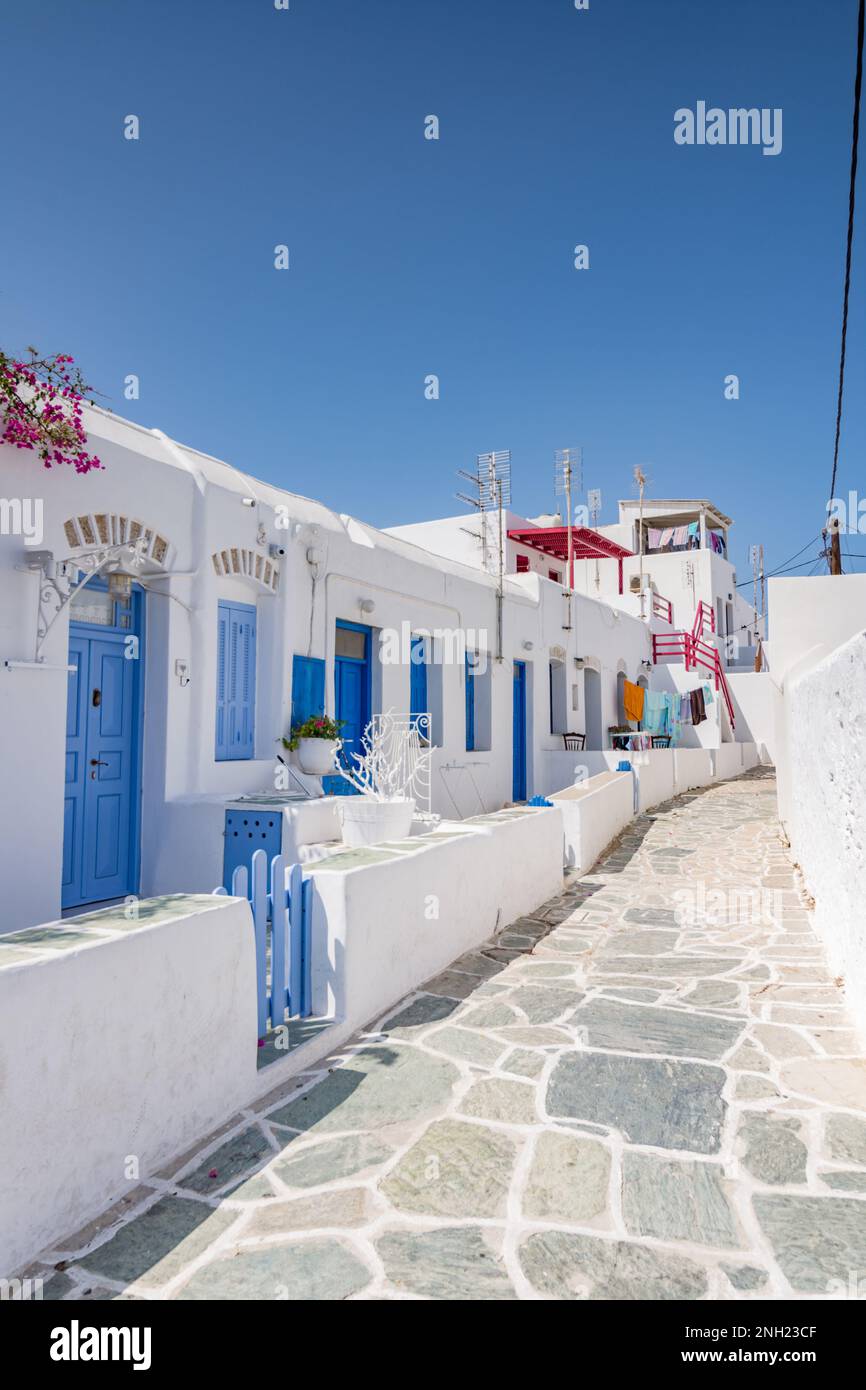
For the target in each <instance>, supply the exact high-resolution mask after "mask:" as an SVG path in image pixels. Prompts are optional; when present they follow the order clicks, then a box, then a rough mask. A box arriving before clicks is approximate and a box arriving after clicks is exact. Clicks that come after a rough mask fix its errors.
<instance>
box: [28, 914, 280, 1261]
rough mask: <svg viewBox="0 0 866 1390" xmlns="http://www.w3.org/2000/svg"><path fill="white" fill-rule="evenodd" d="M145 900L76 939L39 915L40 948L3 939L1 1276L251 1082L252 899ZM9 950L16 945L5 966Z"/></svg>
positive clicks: (198, 1133) (133, 1181) (216, 1115)
mask: <svg viewBox="0 0 866 1390" xmlns="http://www.w3.org/2000/svg"><path fill="white" fill-rule="evenodd" d="M148 907H149V905H148V904H142V905H141V908H142V914H143V916H142V919H141V920H140V921H139V922H138V923H135V922H132V923H130V922H123V920H122V918H121V919H120V929H119V930H117V929H116V926H117V920H118V919H117V918H115V917H114V915H113V914H111V913H110V912H109V914H108V916H106V915H105V914H94V915H93V917H92V918H91V919H89V923H88V925H87V926H86V928H85V939H84V940H83V941H82V942H81V943H79V944H72V945H66V946H65V949H64V948H63V936H62V932H63V928H62V927H61V925H60V924H56V925H55V926H54V927H53V928H52V927H51V926H49V927H47V928H44V929H43V932H42V938H43V939H42V940H41V941H40V942H39V943H38V944H39V949H38V950H37V951H33V950H32V949H29V948H26V947H25V949H24V950H23V951H20V950H19V951H16V950H15V948H14V947H12V946H3V947H0V1056H2V1070H3V1077H4V1080H3V1100H2V1124H0V1173H2V1175H3V1180H2V1183H0V1271H2V1272H3V1274H4V1275H9V1274H12V1273H14V1271H15V1270H16V1269H17V1268H18V1267H19V1266H20V1265H22V1264H23V1263H24V1262H25V1261H26V1260H29V1259H31V1258H32V1257H33V1256H34V1255H35V1254H36V1253H37V1252H38V1251H39V1250H40V1249H41V1248H42V1247H43V1246H45V1245H47V1244H50V1243H53V1242H54V1241H56V1240H59V1239H61V1238H62V1237H63V1236H65V1235H70V1234H72V1232H73V1231H74V1230H75V1229H76V1228H77V1227H79V1226H81V1225H82V1224H84V1223H85V1222H86V1221H89V1220H90V1219H91V1218H92V1217H94V1216H96V1215H98V1214H99V1213H100V1212H102V1211H103V1210H105V1208H107V1207H108V1206H110V1205H111V1204H112V1203H113V1202H115V1201H117V1200H119V1199H120V1198H121V1197H123V1196H124V1195H126V1194H127V1193H129V1192H130V1191H132V1190H133V1189H134V1188H135V1187H136V1185H137V1183H138V1181H139V1179H140V1178H144V1177H146V1176H148V1175H150V1174H152V1173H153V1172H155V1171H156V1170H157V1169H158V1168H159V1167H160V1166H161V1165H162V1164H164V1163H166V1162H168V1161H169V1160H170V1159H172V1158H173V1157H174V1156H175V1155H176V1154H178V1153H180V1152H182V1151H183V1150H184V1148H186V1147H187V1146H188V1145H189V1144H191V1143H193V1142H194V1141H195V1140H197V1139H199V1138H201V1137H202V1136H203V1135H205V1134H207V1133H208V1131H210V1130H211V1129H213V1128H215V1127H216V1126H217V1125H219V1124H221V1123H223V1121H225V1120H226V1119H228V1118H229V1117H230V1116H231V1115H232V1114H233V1113H234V1112H235V1110H236V1109H237V1108H238V1106H240V1105H241V1104H243V1103H244V1102H246V1101H247V1100H248V1099H249V1097H250V1096H251V1094H252V1092H253V1090H254V1088H255V1085H256V1079H257V1078H256V1018H255V997H256V994H255V990H256V983H255V946H254V938H253V929H252V919H251V917H250V911H249V907H248V905H247V904H246V903H245V902H242V901H240V900H239V899H237V898H231V899H229V898H205V899H197V900H193V901H189V900H183V899H182V900H180V901H179V902H176V903H175V904H174V905H172V904H170V903H169V904H166V905H165V907H164V910H163V912H162V914H161V916H160V918H159V920H158V921H157V922H155V923H154V924H152V925H150V924H148V923H147V921H146V920H145V917H144V914H145V912H146V910H147V909H148ZM54 940H56V942H57V949H52V946H53V941H54ZM7 953H8V954H9V955H10V956H11V955H13V954H14V956H16V957H19V958H17V959H13V961H12V963H11V964H9V965H4V959H5V958H6V955H7ZM21 957H23V958H21ZM133 1164H134V1165H136V1166H135V1167H132V1166H131V1165H133Z"/></svg>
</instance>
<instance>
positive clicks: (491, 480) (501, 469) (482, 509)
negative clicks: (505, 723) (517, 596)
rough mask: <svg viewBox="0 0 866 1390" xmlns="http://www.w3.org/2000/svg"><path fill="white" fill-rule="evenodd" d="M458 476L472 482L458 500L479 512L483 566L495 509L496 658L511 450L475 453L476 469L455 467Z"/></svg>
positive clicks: (499, 645) (499, 642) (498, 654)
mask: <svg viewBox="0 0 866 1390" xmlns="http://www.w3.org/2000/svg"><path fill="white" fill-rule="evenodd" d="M457 473H458V477H460V478H466V479H467V481H468V482H470V483H471V484H472V491H471V493H465V492H458V494H457V496H458V497H459V498H460V501H461V502H465V503H466V504H467V505H468V506H470V507H474V508H475V509H476V511H477V512H479V513H480V515H481V534H482V538H483V539H482V545H483V560H482V563H483V565H484V569H485V570H486V569H487V538H488V531H487V512H492V511H494V510H495V511H496V512H497V513H498V522H499V542H498V550H499V563H498V567H497V584H496V660H497V661H501V660H502V608H503V595H504V590H505V537H504V528H503V517H504V511H505V508H506V507H507V506H508V505H509V504H510V502H511V450H510V449H498V450H494V451H493V452H491V453H489V454H477V455H476V457H475V472H474V473H467V472H465V470H464V469H462V468H460V469H458V470H457Z"/></svg>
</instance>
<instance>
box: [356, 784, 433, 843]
mask: <svg viewBox="0 0 866 1390" xmlns="http://www.w3.org/2000/svg"><path fill="white" fill-rule="evenodd" d="M414 814H415V802H414V801H411V800H410V801H373V799H372V797H368V796H346V797H341V798H340V819H341V821H342V823H343V843H344V844H347V845H355V846H357V845H380V844H382V842H383V841H384V840H405V838H406V836H407V835H408V834H409V833H410V831H411V829H412V817H413V816H414Z"/></svg>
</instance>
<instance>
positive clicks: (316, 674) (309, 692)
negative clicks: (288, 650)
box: [292, 656, 325, 728]
mask: <svg viewBox="0 0 866 1390" xmlns="http://www.w3.org/2000/svg"><path fill="white" fill-rule="evenodd" d="M324 713H325V663H324V661H322V659H321V658H320V657H318V656H294V657H292V727H293V728H294V726H295V724H303V722H304V720H305V719H309V717H310V715H311V714H324Z"/></svg>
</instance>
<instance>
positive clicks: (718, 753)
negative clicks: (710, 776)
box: [712, 743, 744, 782]
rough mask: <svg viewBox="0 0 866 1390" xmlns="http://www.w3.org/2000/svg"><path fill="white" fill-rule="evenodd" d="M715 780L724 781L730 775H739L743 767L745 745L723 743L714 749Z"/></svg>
mask: <svg viewBox="0 0 866 1390" xmlns="http://www.w3.org/2000/svg"><path fill="white" fill-rule="evenodd" d="M712 754H713V767H714V769H715V780H716V781H719V782H723V781H725V780H726V778H728V777H739V775H740V773H741V772H742V771H743V770H744V769H743V745H742V744H741V743H723V744H721V746H720V747H718V748H714V749H713V750H712Z"/></svg>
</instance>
